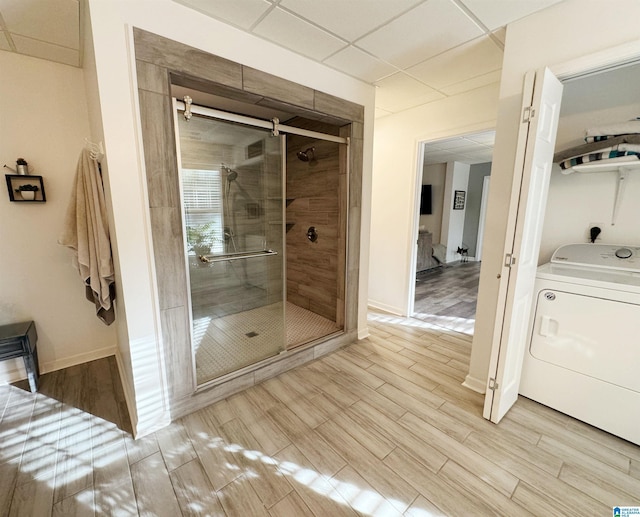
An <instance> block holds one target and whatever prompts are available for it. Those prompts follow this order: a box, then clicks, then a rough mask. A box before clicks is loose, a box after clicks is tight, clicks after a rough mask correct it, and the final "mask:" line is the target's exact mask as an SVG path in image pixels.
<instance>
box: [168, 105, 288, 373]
mask: <svg viewBox="0 0 640 517" xmlns="http://www.w3.org/2000/svg"><path fill="white" fill-rule="evenodd" d="M177 121H178V126H177V127H178V134H179V137H180V138H179V156H180V180H181V181H180V184H181V192H182V208H183V222H184V228H185V232H184V233H185V237H186V243H185V244H186V250H187V262H188V276H189V287H190V293H191V316H192V318H191V319H192V346H193V349H194V350H193V351H194V358H195V367H196V378H197V383H198V384H203V383H205V382H207V381H210V380H212V379H215V378H218V377H220V376H222V375H225V374H227V373H230V372H233V371H235V370H238V369H240V368H242V367H244V366H248V365H250V364H253V363H256V362H258V361H260V360H263V359H265V358H268V357H271V356H274V355H276V354H278V352H280V351H281V350H282V349H283V347H284V344H285V338H284V336H285V327H284V284H283V279H284V247H283V243H284V231H283V228H282V221H283V213H284V195H283V191H284V187H283V179H284V176H283V170H282V162H283V160H282V148H283V137H274V136H272V135H271V133H270V132H269V131H267V130H264V129H260V128H253V127H246V126H242V125H239V124H234V123H232V122H226V121H221V120H216V119H212V118H208V117H202V116H199V115H193V116H192V117H191V118H190V120H187V119H186V118H185V117H184V116H181V115H179V116H178V117H177Z"/></svg>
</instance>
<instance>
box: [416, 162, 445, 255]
mask: <svg viewBox="0 0 640 517" xmlns="http://www.w3.org/2000/svg"><path fill="white" fill-rule="evenodd" d="M446 174H447V164H446V163H434V164H432V165H425V166H424V169H423V172H422V184H423V185H431V214H424V215H420V223H419V224H420V227H421V228H422V227H424V229H425V230H426V231H428V232H431V234H432V235H433V237H432V242H433V244H439V243H440V230H441V229H442V200H443V198H444V180H445V178H446Z"/></svg>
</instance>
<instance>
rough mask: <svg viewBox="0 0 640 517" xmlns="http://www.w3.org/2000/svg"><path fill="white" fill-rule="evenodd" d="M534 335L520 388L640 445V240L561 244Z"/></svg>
mask: <svg viewBox="0 0 640 517" xmlns="http://www.w3.org/2000/svg"><path fill="white" fill-rule="evenodd" d="M529 336H530V339H529V342H528V350H527V352H526V353H525V357H524V363H523V368H522V380H521V383H520V394H521V395H524V396H525V397H528V398H530V399H533V400H536V401H538V402H540V403H542V404H544V405H546V406H549V407H552V408H554V409H557V410H558V411H561V412H563V413H566V414H567V415H571V416H572V417H574V418H577V419H579V420H582V421H584V422H587V423H589V424H591V425H593V426H595V427H598V428H600V429H604V430H605V431H608V432H610V433H612V434H614V435H616V436H620V437H621V438H624V439H626V440H629V441H631V442H633V443H636V444H638V445H640V247H632V246H612V245H608V244H569V245H567V246H561V247H560V248H558V249H557V250H556V252H555V253H554V254H553V257H552V258H551V262H550V263H548V264H544V265H542V266H540V267H539V268H538V273H537V277H536V283H535V289H534V300H533V304H532V317H531V322H530V333H529Z"/></svg>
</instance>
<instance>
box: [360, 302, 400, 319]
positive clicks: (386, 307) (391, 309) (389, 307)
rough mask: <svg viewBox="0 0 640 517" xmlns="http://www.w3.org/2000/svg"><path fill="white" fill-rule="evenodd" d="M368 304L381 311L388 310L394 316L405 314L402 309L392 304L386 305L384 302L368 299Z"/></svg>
mask: <svg viewBox="0 0 640 517" xmlns="http://www.w3.org/2000/svg"><path fill="white" fill-rule="evenodd" d="M368 305H369V307H371V308H373V309H379V310H381V311H385V312H389V313H391V314H393V315H394V316H405V314H404V313H403V311H402V309H399V308H398V307H394V306H392V305H387V304H386V303H382V302H377V301H375V300H369V303H368Z"/></svg>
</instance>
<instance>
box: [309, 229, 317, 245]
mask: <svg viewBox="0 0 640 517" xmlns="http://www.w3.org/2000/svg"><path fill="white" fill-rule="evenodd" d="M307 239H309V240H310V241H311V242H316V241H317V240H318V232H317V230H316V227H315V226H309V229H308V230H307Z"/></svg>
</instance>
